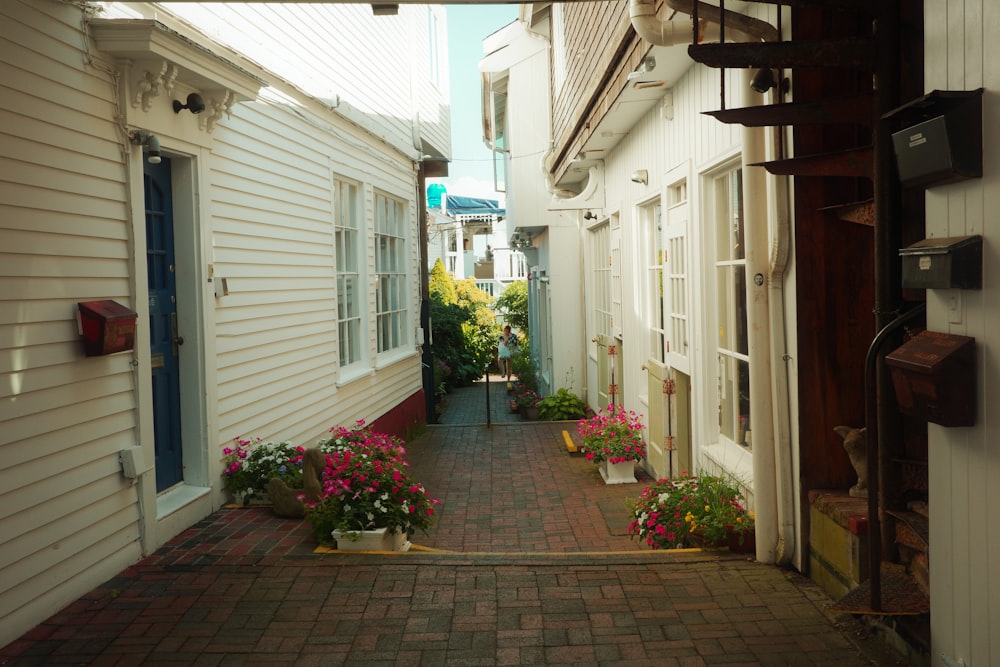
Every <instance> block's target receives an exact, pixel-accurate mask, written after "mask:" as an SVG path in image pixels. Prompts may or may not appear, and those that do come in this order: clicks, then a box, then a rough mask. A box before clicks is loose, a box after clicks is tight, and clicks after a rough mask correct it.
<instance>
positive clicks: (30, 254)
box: [0, 0, 140, 644]
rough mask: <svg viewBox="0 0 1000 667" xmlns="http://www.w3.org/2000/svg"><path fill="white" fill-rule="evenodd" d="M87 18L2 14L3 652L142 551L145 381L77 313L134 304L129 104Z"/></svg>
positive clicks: (48, 7)
mask: <svg viewBox="0 0 1000 667" xmlns="http://www.w3.org/2000/svg"><path fill="white" fill-rule="evenodd" d="M81 18H82V15H81V10H80V8H79V7H74V6H72V5H69V4H64V3H57V2H24V1H22V0H13V1H10V2H5V3H3V5H2V6H0V24H2V25H3V26H4V31H3V32H4V40H2V41H0V81H3V85H2V86H0V128H2V129H0V201H2V202H3V204H2V208H0V385H2V386H3V387H4V389H3V393H2V396H0V422H2V423H0V536H2V537H0V540H3V542H2V543H0V564H2V567H3V577H0V580H2V581H3V584H0V628H3V630H2V631H0V644H6V643H7V642H9V641H11V640H12V639H14V638H15V637H16V636H17V635H18V634H20V633H21V632H23V631H25V630H27V629H28V628H30V627H31V625H33V624H34V623H37V622H38V621H39V620H40V619H42V618H44V617H45V616H47V615H48V614H51V613H54V612H55V611H56V610H58V609H59V607H61V606H62V605H64V604H66V603H67V602H69V601H70V600H72V599H74V598H75V597H77V596H79V595H80V594H82V593H83V592H85V591H86V590H88V589H90V588H92V587H93V586H94V585H95V583H97V582H99V581H100V579H95V578H94V577H95V573H96V574H97V575H98V576H100V575H102V574H103V573H104V572H105V570H106V568H109V567H113V568H115V569H120V567H121V566H122V565H123V564H127V562H133V561H135V560H136V559H137V558H138V557H139V552H140V548H139V544H138V528H137V525H136V516H137V509H136V506H135V492H134V490H132V489H130V487H129V485H128V484H127V483H126V482H125V481H124V480H123V479H122V477H121V474H120V466H119V464H118V461H117V451H118V449H120V448H121V447H123V446H131V445H134V444H135V441H136V436H135V431H134V427H135V414H134V409H135V401H134V390H133V383H134V378H133V372H134V371H132V369H131V367H130V366H129V364H128V361H129V359H128V358H127V355H121V356H122V357H125V358H122V359H117V358H116V359H87V358H85V357H84V356H83V351H82V347H81V346H80V343H79V341H78V337H77V334H76V323H75V309H76V305H75V304H76V302H77V301H85V300H91V299H96V298H115V299H117V300H119V301H120V302H123V303H126V304H128V303H129V302H130V300H131V297H130V294H131V289H130V283H131V280H130V270H129V263H128V251H127V246H126V239H127V238H128V230H127V227H126V224H127V223H126V209H127V205H126V202H127V198H126V190H125V182H124V175H125V170H124V166H123V163H122V142H123V137H122V135H121V132H120V130H119V129H118V127H117V126H116V125H115V123H114V122H113V120H112V119H113V118H114V116H115V91H114V87H113V85H112V83H111V81H110V79H109V77H108V76H107V75H106V74H105V73H103V72H101V71H99V70H97V69H94V68H90V67H87V66H86V65H85V64H84V62H85V60H86V58H85V53H84V48H83V47H84V43H83V33H82V31H81V25H82V21H81ZM60 376H61V380H60ZM93 489H100V491H99V492H98V493H97V494H96V495H95V494H94V492H93ZM95 501H99V502H97V504H96V505H92V503H94V502H95ZM126 561H127V562H126ZM95 567H96V569H95V570H93V571H90V570H91V568H95ZM88 571H90V572H89V574H88ZM88 576H89V578H88Z"/></svg>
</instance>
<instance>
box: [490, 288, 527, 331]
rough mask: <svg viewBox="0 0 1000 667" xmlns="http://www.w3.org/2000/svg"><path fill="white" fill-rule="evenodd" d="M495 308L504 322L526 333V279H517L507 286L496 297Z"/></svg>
mask: <svg viewBox="0 0 1000 667" xmlns="http://www.w3.org/2000/svg"><path fill="white" fill-rule="evenodd" d="M496 307H497V310H498V311H500V312H501V313H502V314H503V319H504V322H506V323H507V324H509V325H510V326H511V327H512V328H514V329H517V330H518V331H521V332H523V333H524V334H525V336H526V335H527V333H528V281H527V280H518V281H517V282H514V283H511V284H510V285H508V286H507V289H505V290H504V291H503V294H501V295H500V296H498V297H497V299H496Z"/></svg>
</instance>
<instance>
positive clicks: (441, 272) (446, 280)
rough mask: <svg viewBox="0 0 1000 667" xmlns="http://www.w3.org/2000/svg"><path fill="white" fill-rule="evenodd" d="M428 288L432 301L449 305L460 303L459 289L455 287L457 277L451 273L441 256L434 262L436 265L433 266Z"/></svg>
mask: <svg viewBox="0 0 1000 667" xmlns="http://www.w3.org/2000/svg"><path fill="white" fill-rule="evenodd" d="M428 289H429V291H430V297H431V301H432V302H437V303H443V304H449V305H450V304H455V303H458V290H457V289H456V288H455V279H454V278H452V277H451V275H449V273H448V271H447V270H446V269H445V268H444V263H443V262H442V261H441V259H440V258H438V259H437V261H435V262H434V266H433V267H432V268H431V277H430V282H429V283H428Z"/></svg>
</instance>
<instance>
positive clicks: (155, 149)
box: [128, 130, 160, 164]
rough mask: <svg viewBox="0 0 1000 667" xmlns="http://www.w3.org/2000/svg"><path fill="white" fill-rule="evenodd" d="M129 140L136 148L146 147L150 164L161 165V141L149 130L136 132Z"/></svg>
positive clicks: (147, 159)
mask: <svg viewBox="0 0 1000 667" xmlns="http://www.w3.org/2000/svg"><path fill="white" fill-rule="evenodd" d="M128 140H129V141H130V142H131V143H133V144H134V145H136V146H145V148H146V161H147V162H149V164H160V140H159V138H158V137H157V136H156V135H155V134H153V133H152V132H150V131H149V130H136V131H135V132H133V133H132V134H130V135H129V138H128Z"/></svg>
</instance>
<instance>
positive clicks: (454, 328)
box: [430, 262, 500, 389]
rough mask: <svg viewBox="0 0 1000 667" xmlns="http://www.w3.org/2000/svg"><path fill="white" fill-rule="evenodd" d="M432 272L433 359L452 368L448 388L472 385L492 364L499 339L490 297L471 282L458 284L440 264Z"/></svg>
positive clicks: (446, 379)
mask: <svg viewBox="0 0 1000 667" xmlns="http://www.w3.org/2000/svg"><path fill="white" fill-rule="evenodd" d="M431 273H432V275H431V287H432V289H431V302H430V316H431V335H432V337H433V340H434V357H435V359H439V360H441V361H443V362H444V363H445V364H447V365H448V367H449V368H451V373H450V374H448V376H447V377H446V378H445V385H446V387H445V388H446V389H448V388H451V387H459V386H465V385H469V384H471V383H472V382H474V381H476V380H478V379H479V378H481V377H482V376H483V374H484V373H485V371H486V368H487V367H488V366H489V364H490V363H492V361H493V350H494V347H495V345H496V339H497V338H498V337H499V336H500V328H499V325H498V324H497V321H496V316H495V315H494V314H493V310H492V309H491V308H490V304H491V298H490V296H489V295H488V294H486V293H485V292H483V291H482V290H481V289H479V288H478V287H476V284H475V281H474V280H472V279H469V280H462V281H458V282H456V281H455V280H454V279H453V278H452V277H451V276H450V275H448V274H447V272H445V271H444V266H443V265H440V267H439V262H438V263H435V271H432V272H431Z"/></svg>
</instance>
